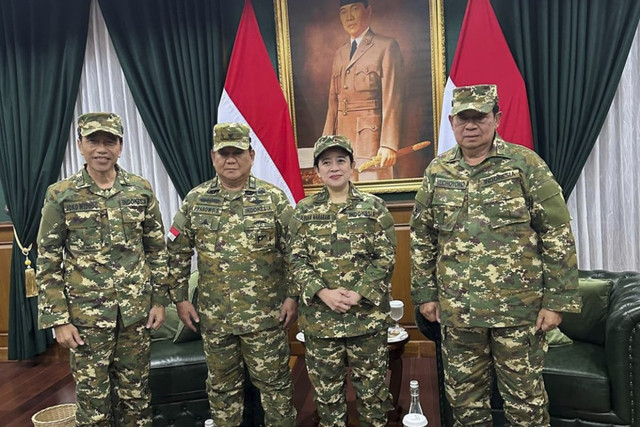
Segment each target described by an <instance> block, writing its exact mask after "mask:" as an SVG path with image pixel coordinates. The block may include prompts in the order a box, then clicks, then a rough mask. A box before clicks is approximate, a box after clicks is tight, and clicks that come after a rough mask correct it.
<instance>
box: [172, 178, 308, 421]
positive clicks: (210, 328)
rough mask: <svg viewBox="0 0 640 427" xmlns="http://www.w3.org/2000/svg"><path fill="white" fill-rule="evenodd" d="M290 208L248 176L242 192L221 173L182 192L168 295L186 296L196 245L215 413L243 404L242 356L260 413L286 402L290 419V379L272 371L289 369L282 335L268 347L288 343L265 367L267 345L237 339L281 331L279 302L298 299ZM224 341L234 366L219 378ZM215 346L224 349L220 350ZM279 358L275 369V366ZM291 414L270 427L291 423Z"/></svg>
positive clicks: (275, 192) (279, 193) (274, 192)
mask: <svg viewBox="0 0 640 427" xmlns="http://www.w3.org/2000/svg"><path fill="white" fill-rule="evenodd" d="M292 212H293V209H292V208H291V205H290V204H289V201H288V199H287V197H286V195H285V194H284V193H283V192H282V191H281V190H280V189H278V188H277V187H275V186H273V185H271V184H269V183H267V182H264V181H261V180H259V179H256V178H255V177H253V176H250V177H249V179H248V180H247V184H245V187H244V189H243V190H242V191H238V192H229V191H227V190H225V189H224V188H223V187H222V186H221V185H220V183H219V181H218V178H214V179H213V180H211V181H208V182H205V183H204V184H201V185H199V186H198V187H196V188H194V189H193V190H191V191H190V192H189V194H187V196H186V197H185V199H184V201H183V204H182V206H181V208H180V211H179V212H178V213H177V214H176V216H175V218H174V221H173V225H172V228H173V230H175V231H173V232H172V233H173V234H172V236H175V237H174V238H173V240H172V238H171V237H170V239H169V241H168V242H167V247H168V250H169V268H170V274H171V277H172V281H173V283H174V286H173V288H172V290H171V293H172V295H173V297H174V299H175V300H176V301H184V300H186V299H187V296H188V295H187V294H188V278H189V274H190V270H191V256H192V254H193V248H195V249H196V250H197V252H198V262H197V264H198V270H199V272H200V275H199V279H198V307H197V310H198V313H199V316H200V322H201V325H202V327H203V330H202V336H203V339H204V341H205V349H206V353H207V361H208V367H209V372H210V374H209V379H208V384H209V390H210V393H209V400H210V402H211V408H212V411H215V410H216V408H225V407H226V408H227V412H228V413H235V410H234V408H237V407H241V406H242V402H243V400H242V381H238V378H241V375H243V374H242V370H243V360H244V363H246V364H247V367H248V369H249V372H250V373H255V380H256V382H255V385H256V387H258V388H259V389H260V391H261V393H262V398H263V404H264V405H265V406H264V408H265V412H268V408H272V409H273V414H272V415H273V416H274V417H276V416H277V414H279V413H283V412H282V411H281V410H277V411H276V410H275V408H277V407H278V406H282V405H286V404H288V405H289V406H290V412H288V413H287V414H288V415H287V417H291V414H292V413H293V418H292V419H293V420H295V409H293V400H292V391H291V390H292V384H291V378H290V376H289V377H288V379H286V382H288V385H287V386H286V387H284V386H283V385H282V381H285V380H284V379H283V378H282V377H281V376H280V377H278V376H276V375H274V373H276V372H281V371H282V370H285V369H286V370H287V371H288V370H289V367H288V363H289V353H288V340H287V337H286V335H285V334H284V333H282V334H280V335H279V337H280V338H279V339H280V340H281V342H280V343H278V344H277V345H276V344H275V342H272V344H270V345H271V346H273V347H274V348H273V349H271V350H273V351H275V350H276V349H278V348H280V346H284V347H286V348H287V352H286V356H285V355H281V356H282V357H281V359H280V360H278V361H275V362H274V361H269V366H266V365H265V363H267V360H263V359H262V357H261V356H262V354H264V355H265V357H266V356H267V355H268V354H267V353H266V349H263V350H264V351H263V350H260V351H263V353H257V354H255V355H253V357H252V355H251V354H250V353H251V352H252V351H254V350H255V348H253V349H252V348H251V347H250V346H244V345H240V344H238V340H240V342H242V341H243V340H245V341H246V340H249V339H250V336H249V335H248V334H256V333H258V332H260V331H269V330H273V329H274V328H280V324H279V321H278V318H279V316H280V307H281V305H282V303H283V302H284V300H285V298H286V297H287V296H291V297H295V298H297V295H298V293H297V289H296V288H295V287H293V286H290V285H289V282H288V280H287V245H286V234H287V227H288V223H289V220H290V218H291V214H292ZM265 334H267V332H265ZM258 336H259V335H258ZM263 338H264V337H263ZM229 340H231V341H233V342H235V343H236V344H234V346H233V347H232V348H233V351H232V353H231V354H230V355H229V357H231V358H232V360H231V361H228V360H225V361H224V362H221V363H224V364H225V365H226V366H233V367H234V371H232V372H227V373H225V375H222V376H221V375H219V374H217V373H216V372H217V371H218V370H219V367H218V365H217V364H216V359H217V357H213V356H212V354H214V351H215V352H218V353H216V354H219V352H220V351H223V350H224V348H227V346H228V344H226V343H227V341H229ZM272 341H273V339H272ZM223 343H224V345H223ZM218 345H223V347H224V348H217V347H218ZM238 346H239V347H238ZM254 346H255V344H254ZM278 363H279V364H280V368H279V369H273V365H274V364H278ZM267 369H268V371H267V372H265V370H267ZM289 375H290V374H289ZM252 380H254V375H253V374H252ZM220 381H222V382H220ZM227 381H229V382H227ZM214 390H218V392H217V393H216V392H214ZM222 391H224V392H222ZM231 401H234V402H235V403H233V404H232V403H231ZM291 411H293V412H291ZM270 416H271V415H270ZM288 419H289V418H287V419H281V420H280V421H279V422H277V423H275V424H272V425H276V426H280V425H288V424H287V423H288V421H287V420H288ZM221 425H227V424H226V423H225V424H221ZM236 425H237V424H236Z"/></svg>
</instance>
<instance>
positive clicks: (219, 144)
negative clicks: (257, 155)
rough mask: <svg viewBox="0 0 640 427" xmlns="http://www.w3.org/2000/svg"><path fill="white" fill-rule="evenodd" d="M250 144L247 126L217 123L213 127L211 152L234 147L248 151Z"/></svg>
mask: <svg viewBox="0 0 640 427" xmlns="http://www.w3.org/2000/svg"><path fill="white" fill-rule="evenodd" d="M250 144H251V136H250V131H249V126H247V125H246V124H244V123H218V124H217V125H215V126H214V127H213V150H214V151H218V150H220V149H221V148H224V147H235V148H239V149H240V150H248V149H249V146H250Z"/></svg>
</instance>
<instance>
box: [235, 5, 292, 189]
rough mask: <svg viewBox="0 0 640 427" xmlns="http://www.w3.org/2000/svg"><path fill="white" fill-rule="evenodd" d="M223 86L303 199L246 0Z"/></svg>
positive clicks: (284, 118) (279, 100)
mask: <svg viewBox="0 0 640 427" xmlns="http://www.w3.org/2000/svg"><path fill="white" fill-rule="evenodd" d="M224 87H225V89H226V91H227V93H228V94H229V97H230V98H231V99H232V100H233V103H234V104H235V105H236V106H237V108H238V109H239V110H240V112H241V113H242V115H243V116H244V118H245V119H246V120H247V122H248V123H249V126H251V129H253V131H254V133H255V134H256V135H257V137H258V138H259V139H260V141H261V142H262V144H263V145H264V147H265V149H266V150H267V152H268V153H269V156H270V157H271V158H272V159H273V162H274V163H275V165H276V167H277V168H278V170H279V171H280V173H281V174H282V176H283V177H284V179H285V180H286V182H287V183H288V185H289V188H290V190H291V193H292V194H293V197H294V198H295V200H296V201H298V200H300V199H301V198H303V197H304V190H303V187H302V178H301V176H300V166H299V163H298V152H297V150H296V144H295V140H294V137H293V127H292V125H291V118H290V117H289V109H288V106H287V103H286V101H285V99H284V95H283V93H282V89H281V88H280V83H279V82H278V78H277V77H276V73H275V71H274V69H273V67H272V65H271V61H270V59H269V55H268V54H267V49H266V47H265V45H264V40H263V39H262V35H261V34H260V29H259V27H258V21H257V20H256V16H255V13H254V11H253V6H252V4H251V1H249V0H247V1H245V5H244V10H243V12H242V18H241V19H240V25H239V27H238V33H237V35H236V40H235V43H234V45H233V52H232V54H231V61H230V63H229V71H228V73H227V80H226V82H225V85H224Z"/></svg>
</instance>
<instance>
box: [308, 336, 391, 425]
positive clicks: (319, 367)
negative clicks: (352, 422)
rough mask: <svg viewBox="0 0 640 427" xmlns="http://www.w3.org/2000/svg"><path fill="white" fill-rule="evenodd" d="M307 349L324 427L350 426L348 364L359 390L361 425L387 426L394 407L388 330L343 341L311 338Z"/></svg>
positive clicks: (357, 394)
mask: <svg viewBox="0 0 640 427" xmlns="http://www.w3.org/2000/svg"><path fill="white" fill-rule="evenodd" d="M305 345H306V355H305V360H306V362H307V369H308V371H309V379H310V380H311V384H312V385H313V389H314V401H315V403H316V407H317V408H318V415H319V416H320V426H321V427H328V426H336V427H339V426H340V427H341V426H345V425H347V400H346V392H347V383H346V381H345V378H346V375H347V367H346V362H347V361H348V364H349V367H350V368H351V382H352V383H353V386H354V388H355V390H356V396H357V400H356V407H357V412H358V421H359V425H361V426H377V427H383V426H386V425H387V412H388V411H390V410H391V409H393V405H392V403H391V402H392V397H391V393H390V392H389V388H388V387H387V385H386V383H385V378H386V376H387V364H388V360H389V354H388V353H389V351H388V347H387V330H386V329H383V330H381V331H377V332H374V333H372V334H366V335H360V336H357V337H349V338H342V339H332V338H330V339H327V338H317V337H315V336H312V335H310V336H308V337H306V342H305Z"/></svg>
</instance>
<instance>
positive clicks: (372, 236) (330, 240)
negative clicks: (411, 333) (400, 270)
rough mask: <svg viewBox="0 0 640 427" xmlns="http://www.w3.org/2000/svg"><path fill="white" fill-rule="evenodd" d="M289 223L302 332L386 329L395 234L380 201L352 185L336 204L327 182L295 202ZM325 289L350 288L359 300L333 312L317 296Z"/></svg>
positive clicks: (319, 333)
mask: <svg viewBox="0 0 640 427" xmlns="http://www.w3.org/2000/svg"><path fill="white" fill-rule="evenodd" d="M289 227H290V232H291V236H290V239H291V244H290V246H291V249H290V250H291V269H292V272H293V280H295V282H296V283H297V285H298V287H299V290H300V308H299V310H300V317H299V319H298V325H299V326H300V328H301V329H302V330H303V331H304V333H305V334H309V335H312V336H317V337H322V338H341V337H349V336H358V335H363V334H366V333H370V332H374V331H378V330H381V329H383V328H386V327H387V326H388V324H389V322H390V317H389V283H390V280H391V275H392V273H393V266H394V262H395V251H396V234H395V228H394V224H393V218H392V217H391V214H390V213H389V211H388V210H387V208H386V207H385V205H384V202H383V201H382V200H381V199H380V198H378V197H376V196H373V195H371V194H366V193H363V192H361V191H359V190H358V189H357V188H356V187H355V186H353V185H351V187H350V194H349V198H348V200H347V202H346V204H342V205H335V204H333V203H331V201H330V200H329V193H328V191H327V189H326V187H325V188H324V189H323V191H321V192H319V193H317V194H315V195H313V196H311V197H307V198H306V199H304V200H302V201H300V202H299V203H298V206H297V207H296V210H295V212H294V216H293V219H292V220H291V224H290V225H289ZM324 288H328V289H337V288H344V289H348V290H352V291H355V292H357V293H358V294H360V295H361V296H362V299H361V300H360V303H359V304H358V305H357V306H354V307H352V308H351V309H350V310H349V311H348V312H346V313H344V314H340V313H336V312H334V311H332V310H331V309H330V308H329V307H328V306H327V305H326V304H325V303H324V302H323V301H322V300H321V299H320V298H319V297H318V296H317V295H316V294H317V292H318V291H320V290H321V289H324Z"/></svg>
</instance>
